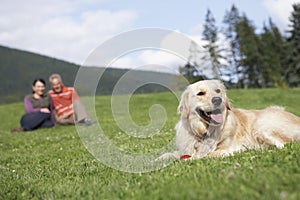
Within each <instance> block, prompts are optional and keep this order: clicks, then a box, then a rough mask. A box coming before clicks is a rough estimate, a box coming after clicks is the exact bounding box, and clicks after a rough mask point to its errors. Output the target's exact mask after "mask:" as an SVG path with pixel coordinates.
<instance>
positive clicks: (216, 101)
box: [211, 97, 222, 106]
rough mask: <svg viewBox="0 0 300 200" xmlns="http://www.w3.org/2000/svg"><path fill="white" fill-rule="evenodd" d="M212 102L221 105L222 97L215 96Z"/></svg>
mask: <svg viewBox="0 0 300 200" xmlns="http://www.w3.org/2000/svg"><path fill="white" fill-rule="evenodd" d="M211 102H212V103H213V104H214V105H215V106H219V105H220V104H221V103H222V99H221V97H213V98H212V100H211Z"/></svg>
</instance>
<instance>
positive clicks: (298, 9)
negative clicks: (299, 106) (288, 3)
mask: <svg viewBox="0 0 300 200" xmlns="http://www.w3.org/2000/svg"><path fill="white" fill-rule="evenodd" d="M289 21H290V25H289V27H290V30H289V31H288V33H289V36H288V38H287V46H288V48H287V50H288V52H289V54H288V57H287V70H286V74H285V78H286V81H287V83H288V84H289V85H290V86H295V87H296V86H300V3H297V4H294V5H293V12H292V14H291V16H290V18H289Z"/></svg>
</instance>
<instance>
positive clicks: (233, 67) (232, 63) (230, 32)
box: [223, 5, 241, 87]
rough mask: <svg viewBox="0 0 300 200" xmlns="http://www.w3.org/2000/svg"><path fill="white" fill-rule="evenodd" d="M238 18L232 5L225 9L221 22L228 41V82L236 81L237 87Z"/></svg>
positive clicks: (238, 69) (238, 63)
mask: <svg viewBox="0 0 300 200" xmlns="http://www.w3.org/2000/svg"><path fill="white" fill-rule="evenodd" d="M239 20H240V15H239V11H238V9H237V8H236V7H235V5H232V7H231V9H230V11H229V12H228V11H226V13H225V16H224V19H223V23H224V24H226V27H225V29H224V34H225V37H226V39H227V41H228V42H229V47H228V49H226V60H227V62H228V64H229V69H230V70H229V71H230V72H231V77H230V82H232V81H234V82H236V83H237V85H238V87H241V85H240V79H241V69H240V62H239V44H238V40H237V34H236V26H237V24H238V22H239Z"/></svg>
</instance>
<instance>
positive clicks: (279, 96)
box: [0, 88, 300, 199]
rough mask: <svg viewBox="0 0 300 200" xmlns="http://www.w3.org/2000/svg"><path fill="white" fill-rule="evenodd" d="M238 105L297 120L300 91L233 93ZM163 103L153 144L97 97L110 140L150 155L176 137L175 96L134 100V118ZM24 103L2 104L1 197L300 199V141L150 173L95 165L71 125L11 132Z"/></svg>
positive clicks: (145, 119)
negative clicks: (276, 108) (279, 109)
mask: <svg viewBox="0 0 300 200" xmlns="http://www.w3.org/2000/svg"><path fill="white" fill-rule="evenodd" d="M228 96H229V97H230V98H231V99H232V104H233V106H234V107H242V108H247V109H260V108H263V107H266V106H268V105H282V106H285V107H286V109H287V110H288V111H290V112H293V113H294V114H296V115H298V116H300V104H299V101H300V88H297V89H266V90H229V91H228ZM155 103H158V104H162V105H163V107H164V108H165V110H166V113H167V114H168V121H167V122H166V124H165V126H164V127H163V129H162V130H161V132H160V134H158V135H155V136H154V137H153V138H151V139H137V138H132V137H129V136H128V135H126V134H125V133H123V132H122V131H121V130H120V129H119V127H118V126H117V125H116V124H115V122H114V118H113V116H112V114H111V108H110V98H109V97H105V96H104V97H102V96H101V97H97V98H96V110H97V117H98V119H99V121H100V123H101V126H102V128H103V130H104V132H105V133H106V134H107V137H109V138H110V139H111V140H112V141H113V143H114V144H115V145H116V146H118V147H120V148H122V149H124V150H127V151H132V152H151V151H156V150H157V149H159V148H161V147H163V146H164V145H166V144H167V143H168V142H169V141H171V140H172V139H173V138H174V135H175V132H174V131H173V127H174V125H175V123H176V122H177V120H178V115H177V114H176V108H177V104H178V102H177V99H176V98H175V96H174V95H172V94H169V93H160V94H143V95H136V96H134V97H133V98H132V100H131V102H130V112H131V115H132V118H133V120H134V121H135V122H136V123H137V124H139V125H146V124H148V123H149V122H150V118H149V115H148V110H149V107H150V106H151V105H153V104H155ZM23 110H24V108H23V104H22V103H16V104H8V105H2V106H0V115H1V116H2V117H1V124H0V151H1V157H0V199H300V143H293V144H288V145H286V146H285V147H284V148H283V149H276V148H270V149H264V150H249V151H247V152H243V153H239V154H236V155H235V156H231V157H225V158H214V159H212V158H204V159H201V160H193V161H175V162H173V163H172V164H170V165H169V166H168V167H166V168H163V169H161V170H158V171H153V172H149V173H142V174H138V173H137V174H133V173H126V172H121V171H117V170H114V169H112V168H109V167H107V166H105V165H104V164H102V163H101V162H99V161H97V160H96V159H95V158H94V157H93V156H92V155H91V154H90V153H89V152H88V151H87V150H86V149H85V147H84V145H83V144H82V142H81V140H80V138H79V135H78V133H77V131H76V129H75V127H73V126H57V127H54V128H52V129H40V130H36V131H33V132H26V133H20V134H15V133H10V129H11V128H13V127H18V126H19V119H20V116H21V115H22V113H23V112H24V111H23Z"/></svg>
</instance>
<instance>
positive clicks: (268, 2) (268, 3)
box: [263, 0, 299, 32]
mask: <svg viewBox="0 0 300 200" xmlns="http://www.w3.org/2000/svg"><path fill="white" fill-rule="evenodd" d="M297 2H298V3H299V0H263V5H264V6H265V8H266V10H267V12H268V13H269V15H270V16H271V17H272V19H274V20H275V22H276V24H278V25H279V27H282V28H281V31H282V32H284V31H285V30H287V28H288V24H289V17H290V15H291V12H292V10H293V8H292V5H293V4H294V3H297Z"/></svg>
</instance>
